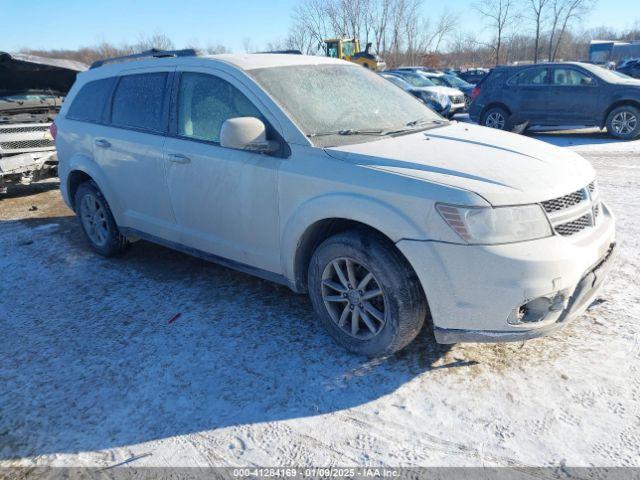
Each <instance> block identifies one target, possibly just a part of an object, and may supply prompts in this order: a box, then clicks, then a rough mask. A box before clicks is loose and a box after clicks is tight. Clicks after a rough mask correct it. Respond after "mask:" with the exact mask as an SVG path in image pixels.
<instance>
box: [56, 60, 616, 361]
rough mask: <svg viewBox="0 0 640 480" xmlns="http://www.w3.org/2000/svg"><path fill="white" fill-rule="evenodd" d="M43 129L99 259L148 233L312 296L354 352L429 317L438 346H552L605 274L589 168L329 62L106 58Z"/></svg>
mask: <svg viewBox="0 0 640 480" xmlns="http://www.w3.org/2000/svg"><path fill="white" fill-rule="evenodd" d="M160 57H161V58H160ZM336 85H339V86H340V88H336ZM55 125H56V128H53V129H52V131H53V132H55V133H56V148H57V151H58V157H59V161H60V164H59V174H60V191H61V193H62V196H63V198H64V201H65V202H66V204H67V205H68V206H69V207H70V208H72V209H73V210H74V211H75V212H76V215H77V217H78V220H79V223H80V226H81V229H82V232H83V235H84V237H85V239H86V241H87V243H88V245H89V246H90V247H91V248H92V249H93V250H94V251H95V252H97V253H98V254H100V255H103V256H106V257H108V256H111V255H115V254H118V253H119V252H122V251H123V250H124V249H126V248H127V246H128V245H129V244H130V243H131V242H132V241H135V240H137V239H146V240H149V241H152V242H156V243H159V244H162V245H165V246H167V247H170V248H174V249H177V250H181V251H183V252H186V253H189V254H192V255H196V256H199V257H202V258H205V259H208V260H212V261H215V262H218V263H221V264H222V265H226V266H228V267H232V268H235V269H238V270H240V271H243V272H247V273H252V274H254V275H257V276H259V277H262V278H265V279H268V280H271V281H274V282H279V283H281V284H284V285H287V286H289V287H290V288H291V289H292V290H293V291H295V292H299V293H308V294H309V296H310V298H311V303H312V305H313V308H314V309H315V311H316V313H317V318H318V319H319V321H320V323H321V325H322V326H323V327H324V328H326V330H327V331H328V333H329V334H330V335H331V336H332V337H333V338H334V339H335V340H336V341H338V342H339V343H340V344H342V345H344V346H345V347H346V348H347V349H349V350H351V351H352V352H356V353H358V354H364V355H370V356H378V355H386V354H390V353H393V352H396V351H398V350H400V349H402V348H403V347H405V346H406V345H407V344H409V343H410V342H411V341H412V340H413V339H414V338H415V337H416V335H417V334H418V333H419V332H420V330H421V329H422V327H423V325H424V324H425V321H426V320H427V319H428V318H429V319H430V320H431V322H432V326H433V332H434V334H435V339H436V341H438V342H442V343H455V342H459V341H485V342H487V341H488V342H496V341H509V340H525V339H529V338H533V337H539V336H542V335H547V334H550V333H551V332H554V331H556V330H558V329H560V328H562V327H563V326H564V325H566V324H567V323H568V322H569V320H570V319H572V318H574V317H575V316H577V315H579V314H580V313H581V312H583V311H584V310H585V309H586V308H587V307H588V306H589V304H590V303H591V301H592V300H593V299H594V298H595V296H596V295H597V294H598V292H599V290H600V288H601V286H602V283H603V281H604V280H605V278H606V276H607V272H608V270H609V269H610V268H611V265H612V258H613V256H614V251H615V250H614V247H615V232H614V219H613V215H612V213H611V211H610V210H609V207H608V206H607V205H606V203H605V202H604V201H603V199H602V197H601V195H600V192H599V188H598V184H597V181H596V178H595V171H594V169H593V168H592V166H591V165H590V164H589V162H587V161H586V160H584V159H583V158H581V157H580V156H579V155H578V154H577V153H575V152H572V151H570V150H564V149H560V148H557V147H554V146H551V145H548V144H546V143H542V142H539V141H537V140H533V139H530V138H527V137H523V136H519V135H514V134H511V133H508V132H500V131H496V130H490V129H487V128H484V127H478V126H474V125H469V124H465V123H458V122H449V121H447V120H445V119H444V118H442V117H440V116H439V115H437V114H436V113H434V112H433V111H432V110H430V109H429V108H427V107H426V106H425V104H424V103H422V102H420V101H418V100H417V99H416V98H415V97H413V96H412V95H410V94H409V93H407V92H404V91H403V90H402V89H400V88H397V87H396V86H394V85H393V84H392V83H391V82H389V81H387V80H385V79H384V78H382V77H381V76H380V75H377V74H376V73H374V72H371V71H369V70H367V69H364V68H362V67H360V66H358V65H355V64H353V63H350V62H345V61H343V60H338V59H332V58H321V57H313V56H304V55H277V54H246V55H232V54H224V55H214V56H202V57H201V56H196V55H194V54H193V53H192V52H184V51H174V52H153V53H150V54H146V55H145V54H141V55H138V56H134V57H125V58H119V59H111V60H109V61H105V62H100V63H98V64H95V65H94V66H93V68H91V69H90V70H88V71H87V72H84V73H81V74H80V75H78V79H77V80H76V83H75V84H74V86H73V88H72V89H71V91H70V92H69V95H68V97H67V100H66V101H65V103H64V104H63V107H62V110H61V111H60V114H59V115H58V117H57V118H56V120H55ZM95 274H96V275H97V274H99V273H97V272H96V273H95ZM237 295H242V292H240V291H239V292H237ZM266 320H267V319H266V318H265V321H266ZM212 328H215V326H214V324H212ZM270 328H273V325H270ZM246 333H247V340H248V338H249V337H253V339H254V340H255V341H260V338H261V337H260V333H259V332H246Z"/></svg>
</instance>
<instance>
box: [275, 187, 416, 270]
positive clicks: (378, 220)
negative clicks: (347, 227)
mask: <svg viewBox="0 0 640 480" xmlns="http://www.w3.org/2000/svg"><path fill="white" fill-rule="evenodd" d="M328 212H330V214H328ZM331 218H336V219H344V220H353V221H357V222H360V223H364V224H366V225H368V226H370V227H372V228H375V229H376V230H378V231H380V232H382V233H383V234H384V235H386V236H387V237H388V238H390V239H391V240H392V241H393V242H394V243H395V242H397V241H399V240H400V239H402V238H422V237H423V236H424V235H425V232H424V228H423V227H421V226H419V225H417V224H416V223H415V222H414V221H413V220H412V219H411V218H409V217H408V216H407V215H405V214H404V213H403V212H402V211H400V210H398V209H397V208H395V207H393V206H391V205H389V204H387V203H384V202H381V201H380V200H378V199H375V198H372V197H367V196H364V195H359V194H356V193H330V194H326V195H321V196H318V197H313V198H311V199H309V200H307V201H306V202H304V203H302V204H301V205H300V206H299V207H298V208H297V209H296V210H295V211H294V212H293V213H292V214H291V215H290V216H289V218H287V219H286V220H285V221H284V222H283V228H282V230H281V237H280V246H281V255H282V256H281V258H282V271H283V273H284V275H285V276H286V277H287V278H288V279H289V280H290V281H291V282H295V278H296V277H295V273H296V272H295V258H296V252H297V250H298V247H299V246H300V240H301V239H302V237H303V235H304V233H305V232H306V231H307V229H308V228H309V227H311V226H312V225H313V224H314V223H316V222H318V221H321V220H327V219H331Z"/></svg>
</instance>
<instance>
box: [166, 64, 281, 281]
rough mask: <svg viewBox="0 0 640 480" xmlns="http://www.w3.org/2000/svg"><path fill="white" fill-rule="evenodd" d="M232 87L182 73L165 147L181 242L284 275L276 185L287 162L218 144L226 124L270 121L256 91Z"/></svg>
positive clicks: (219, 79)
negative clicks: (241, 119) (242, 120)
mask: <svg viewBox="0 0 640 480" xmlns="http://www.w3.org/2000/svg"><path fill="white" fill-rule="evenodd" d="M233 81H234V80H233V79H232V78H231V77H226V76H224V74H222V73H220V74H217V75H213V74H211V73H206V72H195V71H190V72H182V73H181V74H180V75H179V80H178V84H177V88H176V92H175V94H174V99H175V107H174V109H173V114H174V115H173V117H174V119H173V120H172V124H173V127H172V128H174V129H175V132H173V135H172V136H171V137H169V138H168V139H167V143H166V145H165V163H166V169H167V184H168V187H169V194H170V197H171V204H172V206H173V211H174V212H175V216H176V221H177V224H178V228H179V232H180V237H181V239H180V242H181V243H182V244H185V245H187V246H190V247H192V248H195V249H197V250H201V251H204V252H207V253H211V254H214V255H218V256H221V257H224V258H226V259H231V260H234V261H236V262H240V263H243V264H246V265H250V266H252V267H257V268H259V269H262V270H267V271H270V272H279V271H280V270H281V268H280V255H279V251H280V249H279V242H280V239H279V223H278V191H277V180H278V168H279V165H280V162H281V161H282V160H281V159H280V158H278V157H274V156H268V155H262V154H259V153H252V152H249V151H243V150H235V149H230V148H225V147H222V146H220V129H221V127H222V124H223V123H224V121H225V120H227V119H230V118H235V117H257V118H260V119H261V120H263V121H265V122H266V119H265V117H264V116H263V115H262V113H261V111H260V110H259V109H258V108H257V107H256V106H255V105H256V103H255V98H254V97H252V95H251V93H250V92H247V91H246V90H245V93H243V92H242V91H240V90H239V88H237V87H236V86H234V85H232V82H233ZM240 88H242V87H240ZM249 97H251V99H250V98H249Z"/></svg>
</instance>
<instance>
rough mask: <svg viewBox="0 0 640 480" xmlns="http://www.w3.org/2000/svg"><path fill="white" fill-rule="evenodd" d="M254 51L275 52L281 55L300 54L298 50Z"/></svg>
mask: <svg viewBox="0 0 640 480" xmlns="http://www.w3.org/2000/svg"><path fill="white" fill-rule="evenodd" d="M256 53H277V54H282V55H302V52H301V51H300V50H270V51H268V52H256Z"/></svg>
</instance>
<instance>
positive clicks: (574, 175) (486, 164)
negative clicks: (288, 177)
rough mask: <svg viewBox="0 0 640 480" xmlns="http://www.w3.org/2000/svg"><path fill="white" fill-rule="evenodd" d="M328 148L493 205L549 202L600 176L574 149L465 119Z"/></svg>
mask: <svg viewBox="0 0 640 480" xmlns="http://www.w3.org/2000/svg"><path fill="white" fill-rule="evenodd" d="M326 152H327V153H328V154H329V155H331V156H332V157H334V158H338V159H341V160H344V161H348V162H352V163H354V164H356V165H359V166H362V167H365V168H372V169H376V170H382V171H385V172H389V173H393V174H396V175H404V176H410V177H414V178H417V179H420V180H424V181H428V182H434V183H439V184H443V185H449V186H452V187H456V188H461V189H464V190H468V191H471V192H475V193H477V194H478V195H480V196H482V197H483V198H485V199H486V200H487V201H488V202H489V203H491V204H492V205H518V204H525V203H537V202H541V201H544V200H550V199H552V198H556V197H559V196H562V195H565V194H567V193H571V192H573V191H575V190H578V189H580V188H583V187H585V186H586V185H587V184H588V183H589V182H591V181H592V180H593V179H594V177H595V171H594V170H593V167H592V166H591V164H590V163H589V162H587V161H586V160H584V159H583V158H582V157H580V156H579V155H578V154H576V153H575V152H572V151H570V150H566V149H561V148H559V147H555V146H552V145H549V144H547V143H544V142H541V141H538V140H533V139H531V138H527V137H524V136H522V135H516V134H513V133H508V132H503V131H499V130H494V129H489V128H485V127H479V126H475V125H469V124H462V123H451V124H449V125H446V126H444V127H440V128H434V129H431V130H426V131H423V132H418V133H414V134H410V135H402V136H398V137H392V138H384V139H382V140H379V141H374V142H366V143H360V144H356V145H346V146H340V147H331V148H327V149H326Z"/></svg>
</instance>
